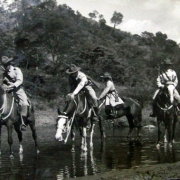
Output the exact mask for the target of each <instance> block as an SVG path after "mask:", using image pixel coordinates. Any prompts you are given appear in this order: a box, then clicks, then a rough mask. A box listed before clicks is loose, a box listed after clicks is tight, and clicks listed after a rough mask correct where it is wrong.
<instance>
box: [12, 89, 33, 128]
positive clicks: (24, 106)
mask: <svg viewBox="0 0 180 180" xmlns="http://www.w3.org/2000/svg"><path fill="white" fill-rule="evenodd" d="M15 96H16V97H17V99H18V101H19V102H18V104H19V113H20V120H21V130H23V131H25V130H26V125H25V123H24V120H25V119H27V116H28V107H29V105H30V104H29V102H28V98H27V96H26V93H25V91H24V90H23V89H22V88H20V89H19V90H18V91H16V92H15Z"/></svg>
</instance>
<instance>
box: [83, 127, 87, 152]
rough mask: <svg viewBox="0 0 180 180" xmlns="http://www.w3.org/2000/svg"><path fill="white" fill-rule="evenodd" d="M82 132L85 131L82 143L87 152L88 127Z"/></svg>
mask: <svg viewBox="0 0 180 180" xmlns="http://www.w3.org/2000/svg"><path fill="white" fill-rule="evenodd" d="M82 130H83V136H82V139H83V141H82V143H83V149H82V150H83V151H84V152H86V151H87V142H86V137H87V133H86V127H85V126H84V127H83V129H82Z"/></svg>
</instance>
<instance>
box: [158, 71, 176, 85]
mask: <svg viewBox="0 0 180 180" xmlns="http://www.w3.org/2000/svg"><path fill="white" fill-rule="evenodd" d="M168 82H171V83H172V84H173V85H174V87H176V86H177V84H178V79H177V75H176V72H175V71H174V70H172V69H168V70H167V71H165V72H163V73H162V74H160V75H159V76H158V78H157V86H158V87H159V88H160V87H164V85H165V84H166V83H168Z"/></svg>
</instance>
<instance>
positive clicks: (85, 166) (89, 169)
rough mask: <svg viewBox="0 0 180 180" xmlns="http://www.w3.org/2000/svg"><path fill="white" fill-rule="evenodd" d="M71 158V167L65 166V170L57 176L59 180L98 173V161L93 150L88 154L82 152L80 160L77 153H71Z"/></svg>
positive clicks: (61, 170)
mask: <svg viewBox="0 0 180 180" xmlns="http://www.w3.org/2000/svg"><path fill="white" fill-rule="evenodd" d="M88 153H89V154H88ZM101 155H102V153H101ZM71 158H72V160H71V163H72V164H71V166H64V167H63V168H61V169H60V170H59V172H58V174H57V175H56V177H57V180H61V179H64V178H70V177H72V178H77V177H79V176H87V175H94V174H96V173H97V172H98V168H97V164H96V159H95V157H94V155H93V149H91V150H90V151H88V152H87V151H86V152H85V151H82V150H81V151H80V153H79V155H78V158H77V156H76V153H75V152H73V153H71ZM77 161H78V162H77ZM77 164H78V166H77ZM101 166H102V165H101ZM79 174H81V175H79Z"/></svg>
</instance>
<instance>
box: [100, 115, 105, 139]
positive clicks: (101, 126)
mask: <svg viewBox="0 0 180 180" xmlns="http://www.w3.org/2000/svg"><path fill="white" fill-rule="evenodd" d="M99 129H100V133H101V139H102V140H104V139H106V134H105V128H104V122H102V118H100V120H99Z"/></svg>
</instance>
